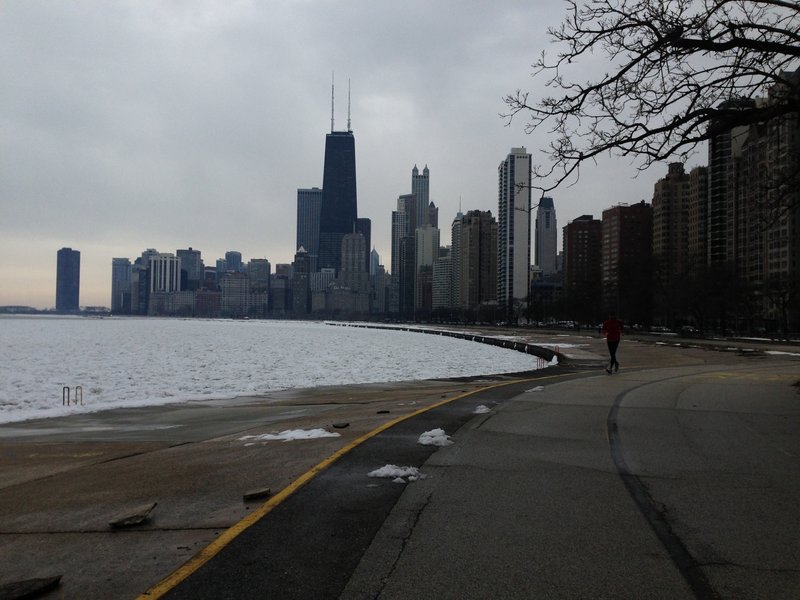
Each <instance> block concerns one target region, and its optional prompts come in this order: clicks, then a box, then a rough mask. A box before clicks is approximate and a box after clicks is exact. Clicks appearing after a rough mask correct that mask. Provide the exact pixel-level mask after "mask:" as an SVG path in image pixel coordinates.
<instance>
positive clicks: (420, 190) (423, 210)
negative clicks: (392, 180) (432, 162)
mask: <svg viewBox="0 0 800 600" xmlns="http://www.w3.org/2000/svg"><path fill="white" fill-rule="evenodd" d="M411 193H412V194H414V195H415V196H416V197H417V207H416V208H417V218H416V227H422V226H423V225H427V224H428V223H430V213H429V206H428V205H429V204H430V201H431V199H430V171H429V170H428V165H425V168H424V169H422V175H420V174H419V169H418V168H417V165H414V168H413V169H412V170H411ZM416 227H415V229H416ZM412 234H413V231H412Z"/></svg>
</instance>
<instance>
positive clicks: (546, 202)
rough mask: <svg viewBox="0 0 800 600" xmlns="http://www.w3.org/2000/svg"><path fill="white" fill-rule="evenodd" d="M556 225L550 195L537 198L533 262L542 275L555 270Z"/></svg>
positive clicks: (556, 254)
mask: <svg viewBox="0 0 800 600" xmlns="http://www.w3.org/2000/svg"><path fill="white" fill-rule="evenodd" d="M557 238H558V226H557V224H556V208H555V204H554V203H553V199H552V198H551V197H550V196H544V197H542V198H541V199H540V200H539V206H538V207H537V208H536V227H535V241H534V247H535V249H536V250H535V252H534V263H535V264H536V266H538V267H539V269H540V270H541V272H542V274H543V275H552V274H553V273H555V272H556V271H557V269H556V257H557V256H558V242H557Z"/></svg>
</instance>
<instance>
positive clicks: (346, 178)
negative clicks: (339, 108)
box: [318, 119, 366, 271]
mask: <svg viewBox="0 0 800 600" xmlns="http://www.w3.org/2000/svg"><path fill="white" fill-rule="evenodd" d="M332 121H333V119H331V122H332ZM348 125H349V119H348ZM357 213H358V207H357V198H356V143H355V137H354V136H353V132H352V131H349V127H348V131H331V132H330V133H329V134H328V135H326V136H325V166H324V171H323V176H322V206H321V209H320V217H319V259H318V266H319V268H334V269H336V270H337V271H339V270H340V269H341V257H342V238H343V237H344V236H345V235H347V234H348V233H353V227H354V224H355V222H356V219H357V218H358V214H357ZM365 260H366V259H365Z"/></svg>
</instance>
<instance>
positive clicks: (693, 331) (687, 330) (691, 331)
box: [680, 325, 700, 337]
mask: <svg viewBox="0 0 800 600" xmlns="http://www.w3.org/2000/svg"><path fill="white" fill-rule="evenodd" d="M680 334H681V336H682V337H699V336H700V330H699V329H697V327H692V326H691V325H684V326H683V327H681V330H680Z"/></svg>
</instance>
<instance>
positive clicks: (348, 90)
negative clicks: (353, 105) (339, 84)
mask: <svg viewBox="0 0 800 600" xmlns="http://www.w3.org/2000/svg"><path fill="white" fill-rule="evenodd" d="M347 131H348V132H350V131H352V129H350V78H348V79H347Z"/></svg>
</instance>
